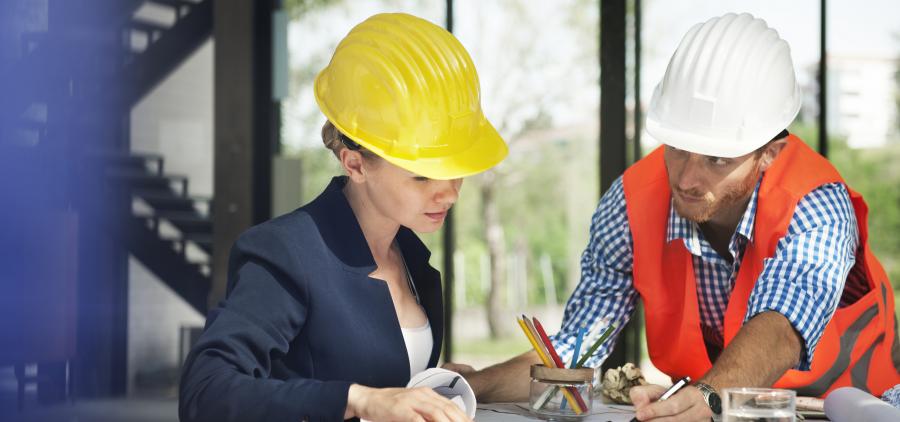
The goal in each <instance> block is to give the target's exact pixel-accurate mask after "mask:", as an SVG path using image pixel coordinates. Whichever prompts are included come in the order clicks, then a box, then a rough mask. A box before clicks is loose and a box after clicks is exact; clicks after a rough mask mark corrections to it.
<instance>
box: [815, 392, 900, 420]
mask: <svg viewBox="0 0 900 422" xmlns="http://www.w3.org/2000/svg"><path fill="white" fill-rule="evenodd" d="M825 415H826V416H828V419H831V420H832V422H858V421H866V422H897V421H900V409H897V408H895V407H893V406H891V405H889V404H887V403H885V402H883V401H881V400H879V399H878V398H877V397H875V396H873V395H871V394H869V393H867V392H865V391H862V390H860V389H858V388H853V387H841V388H838V389H837V390H834V391H832V392H831V394H829V395H828V397H826V398H825Z"/></svg>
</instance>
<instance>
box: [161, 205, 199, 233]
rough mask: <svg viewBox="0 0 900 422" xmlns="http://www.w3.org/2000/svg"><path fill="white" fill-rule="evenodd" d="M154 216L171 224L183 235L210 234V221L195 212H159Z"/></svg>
mask: <svg viewBox="0 0 900 422" xmlns="http://www.w3.org/2000/svg"><path fill="white" fill-rule="evenodd" d="M155 216H156V217H157V218H160V219H163V220H167V221H168V222H170V223H172V225H173V226H175V227H177V228H178V230H180V231H181V232H182V233H185V235H187V234H196V233H212V219H210V218H209V217H206V216H202V215H200V214H198V213H196V212H184V211H161V212H157V213H156V214H155Z"/></svg>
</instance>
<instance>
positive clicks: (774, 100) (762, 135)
mask: <svg viewBox="0 0 900 422" xmlns="http://www.w3.org/2000/svg"><path fill="white" fill-rule="evenodd" d="M800 102H801V98H800V86H799V85H798V84H797V78H796V77H795V76H794V65H793V62H792V61H791V51H790V47H789V46H788V44H787V42H785V41H784V40H782V39H781V37H779V36H778V32H776V31H775V30H774V29H772V28H769V26H768V25H767V24H766V22H765V21H764V20H762V19H758V18H755V17H753V15H751V14H749V13H742V14H740V15H736V14H734V13H729V14H726V15H724V16H720V17H716V18H712V19H710V20H708V21H706V22H704V23H699V24H697V25H694V26H693V27H692V28H691V29H690V31H688V33H687V34H686V35H685V36H684V38H683V39H682V40H681V44H679V45H678V49H677V50H675V54H674V55H672V59H671V60H670V61H669V66H668V67H667V68H666V75H665V76H664V77H663V79H662V81H660V82H659V85H657V86H656V89H655V90H654V91H653V97H652V99H651V100H650V110H649V112H648V113H647V124H646V128H647V133H648V134H649V135H650V136H651V137H653V138H656V140H658V141H659V142H662V143H664V144H666V145H669V146H672V147H675V148H678V149H682V150H685V151H690V152H694V153H697V154H703V155H710V156H715V157H738V156H741V155H744V154H748V153H750V152H752V151H754V150H755V149H757V148H759V147H761V146H763V145H765V144H766V143H767V142H769V141H770V140H771V139H772V138H773V137H775V136H776V135H777V134H778V133H780V132H781V131H782V130H783V129H785V128H787V126H788V124H790V123H791V122H792V121H793V120H794V118H795V117H797V113H798V112H799V111H800Z"/></svg>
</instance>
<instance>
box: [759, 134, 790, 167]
mask: <svg viewBox="0 0 900 422" xmlns="http://www.w3.org/2000/svg"><path fill="white" fill-rule="evenodd" d="M786 145H787V138H781V139H779V140H776V141H772V142H770V143H769V144H768V145H766V149H764V150H763V153H762V155H761V156H760V157H759V171H766V169H768V168H769V166H771V165H772V163H774V162H775V159H776V158H778V154H780V153H781V150H782V149H784V147H785V146H786Z"/></svg>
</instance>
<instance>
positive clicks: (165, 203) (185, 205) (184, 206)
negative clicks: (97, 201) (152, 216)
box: [131, 189, 210, 212]
mask: <svg viewBox="0 0 900 422" xmlns="http://www.w3.org/2000/svg"><path fill="white" fill-rule="evenodd" d="M131 193H132V195H134V196H136V197H138V198H141V199H142V200H144V201H145V202H147V203H148V204H149V205H150V206H151V207H153V208H154V209H156V210H157V211H197V212H200V211H203V212H205V210H204V207H201V208H200V209H198V208H197V205H198V204H204V203H207V204H208V203H209V201H210V199H209V198H206V197H197V196H181V195H177V194H175V193H174V192H172V190H171V189H164V190H154V189H135V190H133V191H132V192H131ZM205 208H206V209H208V205H207V206H206V207H205Z"/></svg>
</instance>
